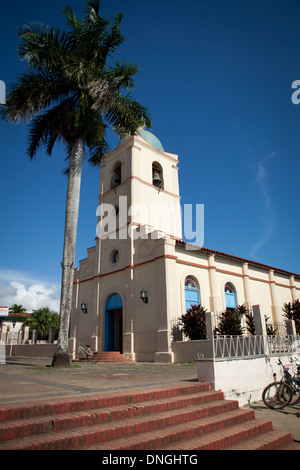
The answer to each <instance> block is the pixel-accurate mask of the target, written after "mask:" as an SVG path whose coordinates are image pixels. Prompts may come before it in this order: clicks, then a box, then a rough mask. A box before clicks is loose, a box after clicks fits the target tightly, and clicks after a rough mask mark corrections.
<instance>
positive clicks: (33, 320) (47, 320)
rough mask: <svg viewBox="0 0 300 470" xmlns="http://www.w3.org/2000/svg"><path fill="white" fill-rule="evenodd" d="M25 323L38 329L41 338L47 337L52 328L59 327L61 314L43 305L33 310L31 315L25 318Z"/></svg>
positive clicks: (33, 328)
mask: <svg viewBox="0 0 300 470" xmlns="http://www.w3.org/2000/svg"><path fill="white" fill-rule="evenodd" d="M24 325H25V326H29V327H30V328H31V329H32V330H37V332H38V334H39V336H40V339H45V338H46V337H47V336H48V334H49V330H50V328H54V329H55V330H57V329H58V325H59V315H58V314H57V313H55V312H51V311H50V310H49V308H48V307H42V308H39V309H37V310H35V311H34V312H32V314H31V315H30V317H29V318H28V319H27V320H25V322H24Z"/></svg>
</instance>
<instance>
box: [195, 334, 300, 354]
mask: <svg viewBox="0 0 300 470" xmlns="http://www.w3.org/2000/svg"><path fill="white" fill-rule="evenodd" d="M205 348H206V351H209V352H208V355H209V356H211V357H208V355H207V353H206V354H204V353H203V352H202V351H199V353H198V359H204V358H206V359H227V360H230V359H234V358H247V357H257V356H264V355H266V354H300V335H297V336H294V335H291V336H287V335H284V336H279V335H275V336H259V335H253V336H213V337H212V339H211V348H210V349H209V350H208V349H207V345H205Z"/></svg>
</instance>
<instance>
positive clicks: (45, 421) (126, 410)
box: [0, 391, 224, 442]
mask: <svg viewBox="0 0 300 470" xmlns="http://www.w3.org/2000/svg"><path fill="white" fill-rule="evenodd" d="M223 398H224V397H223V393H222V392H214V391H207V392H198V393H197V394H189V395H186V396H184V395H183V396H179V397H167V398H160V399H156V400H150V401H147V402H145V401H142V402H140V403H134V404H121V405H115V406H111V407H108V408H99V409H97V408H96V409H92V410H85V411H75V412H70V413H63V414H58V415H51V416H41V417H39V416H35V417H33V418H27V419H26V418H25V419H16V420H13V421H6V422H2V423H0V442H1V441H7V440H10V439H17V438H20V437H27V436H31V435H34V434H42V433H47V432H50V431H63V430H65V429H70V428H75V427H79V426H87V425H93V424H101V423H105V422H111V421H114V420H122V419H126V418H131V417H135V416H147V415H150V414H151V413H157V412H163V411H171V410H180V409H182V408H187V407H190V406H194V405H199V404H203V403H207V402H213V401H215V400H222V399H223Z"/></svg>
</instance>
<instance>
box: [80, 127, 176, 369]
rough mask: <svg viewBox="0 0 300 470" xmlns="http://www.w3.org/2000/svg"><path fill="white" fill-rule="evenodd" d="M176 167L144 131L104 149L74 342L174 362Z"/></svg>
mask: <svg viewBox="0 0 300 470" xmlns="http://www.w3.org/2000/svg"><path fill="white" fill-rule="evenodd" d="M177 165H178V158H177V155H174V154H171V153H168V152H165V151H164V148H163V146H162V144H161V142H160V141H159V140H158V139H157V138H156V137H155V136H154V135H153V134H152V133H151V132H148V131H146V130H145V129H139V130H138V133H137V135H135V136H129V137H127V138H124V139H123V140H121V142H120V143H119V145H118V147H117V148H116V149H115V150H113V151H111V152H109V153H107V154H106V156H105V158H104V161H103V163H102V166H101V170H100V190H99V204H98V209H97V217H98V223H97V238H96V245H95V246H94V247H91V248H90V249H88V257H87V258H86V259H84V260H81V261H80V268H79V269H77V270H76V272H75V285H76V287H75V289H74V290H73V314H72V315H73V317H72V325H73V326H72V341H73V343H74V344H75V343H76V341H78V342H82V343H83V344H86V343H88V344H91V345H92V347H94V348H95V349H96V350H97V351H112V350H113V351H120V352H123V354H126V356H127V357H129V358H131V359H133V360H142V361H158V362H172V352H170V342H171V336H170V315H171V314H172V312H174V310H175V304H174V302H175V299H176V295H177V294H176V293H175V295H174V293H173V292H172V289H171V286H172V285H174V282H175V279H174V276H176V266H175V265H176V257H175V256H174V247H175V239H181V231H182V230H181V208H180V196H179V182H178V166H177ZM170 279H171V281H170ZM83 302H84V303H85V304H86V305H87V309H86V313H84V314H83V313H82V311H81V308H80V305H81V304H82V303H83ZM74 344H73V350H75V347H74Z"/></svg>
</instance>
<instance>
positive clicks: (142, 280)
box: [70, 129, 300, 362]
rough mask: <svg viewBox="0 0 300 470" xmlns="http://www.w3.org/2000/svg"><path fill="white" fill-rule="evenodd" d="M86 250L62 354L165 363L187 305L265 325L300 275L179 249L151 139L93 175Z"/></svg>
mask: <svg viewBox="0 0 300 470" xmlns="http://www.w3.org/2000/svg"><path fill="white" fill-rule="evenodd" d="M97 215H98V225H97V238H96V244H95V246H93V247H91V248H89V249H88V250H87V252H88V256H87V258H86V259H84V260H81V261H80V266H79V268H78V269H76V270H75V277H74V288H73V304H72V314H71V325H70V350H72V351H74V350H75V349H76V345H77V344H78V343H81V344H83V345H85V344H90V345H91V347H92V348H93V349H95V350H97V351H120V352H121V353H123V354H124V355H125V356H127V357H128V358H129V359H132V360H135V361H146V362H174V353H173V351H172V336H171V325H172V322H173V321H174V319H177V318H179V317H180V316H181V315H183V314H184V313H185V312H186V310H187V309H188V308H190V305H192V304H201V305H203V306H204V307H205V308H206V309H207V310H208V311H210V312H219V313H220V312H222V311H224V310H225V309H226V308H235V307H236V306H237V305H241V304H245V305H246V306H247V307H248V308H251V307H252V306H253V305H259V306H260V309H261V311H262V312H263V313H264V314H265V315H266V316H267V317H269V318H270V319H271V321H273V322H280V321H282V307H283V304H284V303H286V302H292V301H293V300H296V299H297V298H299V292H300V275H296V274H293V273H290V272H287V271H284V270H282V269H277V268H274V267H270V266H266V265H263V264H260V263H257V262H255V261H250V260H246V259H242V258H239V257H236V256H231V255H230V254H226V253H221V252H218V251H215V250H211V249H207V248H204V247H202V246H201V245H200V246H194V245H191V244H189V243H187V242H186V241H184V240H183V237H182V217H181V207H180V193H179V178H178V156H177V155H174V154H171V153H168V152H165V150H164V148H163V146H162V144H161V142H160V141H159V140H158V139H157V138H156V137H155V136H154V135H153V134H152V133H151V132H148V131H146V130H144V129H139V131H138V134H137V135H135V136H130V137H127V138H125V139H122V140H121V142H120V143H119V145H118V147H117V148H116V149H115V150H113V151H111V152H109V153H108V154H107V155H106V156H105V159H104V162H103V164H102V166H101V171H100V194H99V206H98V212H97Z"/></svg>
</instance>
